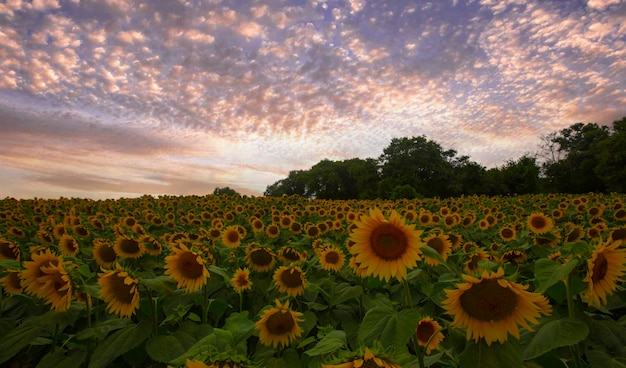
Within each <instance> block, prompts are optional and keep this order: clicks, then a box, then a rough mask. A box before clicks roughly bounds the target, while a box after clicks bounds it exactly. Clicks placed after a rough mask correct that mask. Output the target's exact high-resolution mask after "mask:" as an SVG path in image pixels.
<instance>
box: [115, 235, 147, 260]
mask: <svg viewBox="0 0 626 368" xmlns="http://www.w3.org/2000/svg"><path fill="white" fill-rule="evenodd" d="M113 249H114V250H115V253H116V254H117V255H118V256H119V257H122V258H139V257H141V256H142V255H143V253H144V251H145V249H144V245H143V243H140V242H139V241H138V240H137V239H134V238H131V237H127V236H125V235H118V236H117V239H116V240H115V245H114V246H113Z"/></svg>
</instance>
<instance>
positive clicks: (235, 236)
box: [226, 231, 239, 243]
mask: <svg viewBox="0 0 626 368" xmlns="http://www.w3.org/2000/svg"><path fill="white" fill-rule="evenodd" d="M226 238H227V239H228V241H229V242H231V243H236V242H238V241H239V233H238V232H237V231H229V232H228V234H226Z"/></svg>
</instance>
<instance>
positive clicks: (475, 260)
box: [467, 254, 482, 270]
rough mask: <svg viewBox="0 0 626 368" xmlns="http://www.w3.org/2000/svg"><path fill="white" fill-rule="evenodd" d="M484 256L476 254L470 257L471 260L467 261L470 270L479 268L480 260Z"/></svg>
mask: <svg viewBox="0 0 626 368" xmlns="http://www.w3.org/2000/svg"><path fill="white" fill-rule="evenodd" d="M481 259H482V258H481V257H480V255H479V254H475V255H473V256H472V257H471V258H470V261H469V262H468V263H467V268H469V269H470V270H475V269H476V268H478V262H479V261H480V260H481Z"/></svg>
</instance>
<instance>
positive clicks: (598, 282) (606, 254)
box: [582, 241, 626, 307]
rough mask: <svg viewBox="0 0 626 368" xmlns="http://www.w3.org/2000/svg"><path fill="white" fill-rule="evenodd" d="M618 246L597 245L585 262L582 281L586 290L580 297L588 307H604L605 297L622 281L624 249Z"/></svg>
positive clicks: (624, 270) (616, 243)
mask: <svg viewBox="0 0 626 368" xmlns="http://www.w3.org/2000/svg"><path fill="white" fill-rule="evenodd" d="M620 244H621V242H620V241H614V242H612V243H607V244H602V243H601V244H599V245H598V246H597V247H596V248H595V249H594V250H593V253H592V254H591V258H589V260H588V261H587V275H586V276H585V278H584V279H583V281H584V282H586V283H587V290H585V291H584V292H583V293H582V297H583V300H585V301H586V302H587V303H588V304H589V305H592V306H595V307H601V306H603V305H606V303H607V297H608V296H609V295H611V294H613V292H614V291H615V290H616V289H617V287H618V284H619V283H622V282H623V281H624V275H625V274H626V249H624V248H620Z"/></svg>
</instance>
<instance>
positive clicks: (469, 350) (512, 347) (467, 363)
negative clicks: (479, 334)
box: [459, 339, 523, 368]
mask: <svg viewBox="0 0 626 368" xmlns="http://www.w3.org/2000/svg"><path fill="white" fill-rule="evenodd" d="M459 362H460V366H461V367H463V368H502V367H511V368H513V367H522V366H523V361H522V352H521V349H520V345H519V341H518V340H517V339H509V340H508V341H507V342H506V343H504V344H500V343H498V342H494V343H492V344H491V345H487V343H486V342H485V340H483V339H481V340H479V342H475V341H474V340H469V341H467V343H466V345H465V350H463V352H462V353H461V354H460V355H459Z"/></svg>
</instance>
